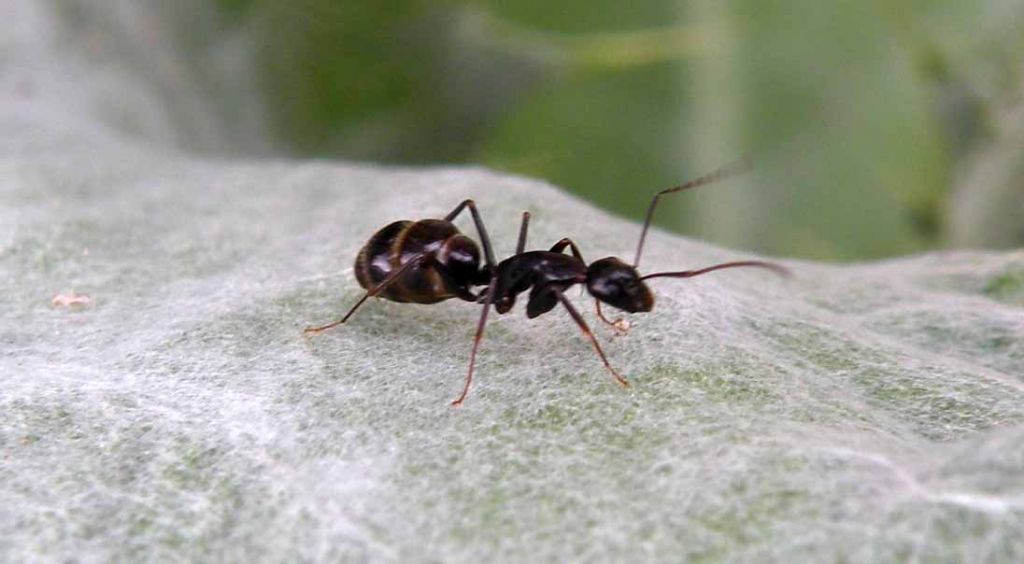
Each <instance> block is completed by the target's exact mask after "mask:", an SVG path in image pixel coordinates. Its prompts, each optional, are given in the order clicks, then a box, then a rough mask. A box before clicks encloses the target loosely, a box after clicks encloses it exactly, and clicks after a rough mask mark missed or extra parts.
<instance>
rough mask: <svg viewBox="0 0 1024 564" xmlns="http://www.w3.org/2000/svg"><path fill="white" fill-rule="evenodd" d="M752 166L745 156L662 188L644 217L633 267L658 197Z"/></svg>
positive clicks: (642, 248)
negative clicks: (698, 175) (709, 171)
mask: <svg viewBox="0 0 1024 564" xmlns="http://www.w3.org/2000/svg"><path fill="white" fill-rule="evenodd" d="M751 168H753V162H752V161H751V160H750V157H744V158H742V159H740V160H738V161H734V162H731V163H729V164H727V165H725V166H723V167H721V168H719V169H718V170H716V171H714V172H711V173H708V174H705V175H704V176H701V177H700V178H695V179H693V180H691V181H689V182H687V183H685V184H680V185H679V186H676V187H674V188H669V189H667V190H662V191H661V192H658V193H657V194H655V195H654V199H653V200H651V205H650V206H648V208H647V218H646V219H644V228H643V230H642V231H641V232H640V242H639V243H637V245H636V258H634V259H633V268H636V267H638V266H640V253H642V252H643V250H644V239H646V238H647V229H648V228H650V227H651V220H652V219H653V218H654V208H656V207H657V206H658V198H660V197H662V196H664V195H665V194H672V193H674V192H681V191H683V190H687V189H689V188H696V187H698V186H703V185H705V184H711V183H712V182H717V181H719V180H722V179H723V178H728V177H730V176H735V175H737V174H742V173H744V172H749V171H750V169H751ZM645 278H646V277H645Z"/></svg>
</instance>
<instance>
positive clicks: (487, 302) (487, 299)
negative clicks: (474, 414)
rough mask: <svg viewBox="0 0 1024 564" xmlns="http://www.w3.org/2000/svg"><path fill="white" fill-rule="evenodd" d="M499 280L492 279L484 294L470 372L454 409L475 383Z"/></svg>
mask: <svg viewBox="0 0 1024 564" xmlns="http://www.w3.org/2000/svg"><path fill="white" fill-rule="evenodd" d="M497 282H498V279H497V278H493V279H491V283H490V284H489V285H488V286H487V293H486V294H484V309H483V311H481V312H480V321H479V322H477V324H476V336H475V337H473V350H472V351H471V352H470V353H469V371H468V372H466V385H465V386H463V387H462V393H461V394H459V397H458V398H457V399H456V400H455V401H453V402H452V406H453V407H458V406H460V405H462V400H464V399H466V394H468V393H469V385H470V384H471V383H472V382H473V366H475V365H476V351H477V349H479V348H480V341H481V340H483V338H484V326H486V325H487V312H489V311H490V310H491V302H493V301H494V299H493V298H494V288H495V287H496V286H497Z"/></svg>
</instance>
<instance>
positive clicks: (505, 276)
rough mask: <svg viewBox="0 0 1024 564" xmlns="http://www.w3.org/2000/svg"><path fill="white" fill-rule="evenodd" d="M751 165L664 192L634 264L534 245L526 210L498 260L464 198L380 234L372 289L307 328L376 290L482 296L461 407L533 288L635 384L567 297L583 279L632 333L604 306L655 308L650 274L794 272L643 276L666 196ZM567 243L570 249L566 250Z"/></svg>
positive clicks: (369, 277)
mask: <svg viewBox="0 0 1024 564" xmlns="http://www.w3.org/2000/svg"><path fill="white" fill-rule="evenodd" d="M749 166H750V165H749V162H747V161H742V162H739V163H735V164H732V165H729V166H726V167H723V168H721V169H719V170H717V171H715V172H713V173H711V174H708V175H706V176H703V177H700V178H698V179H696V180H693V181H690V182H688V183H686V184H683V185H680V186H676V187H674V188H669V189H667V190H662V191H661V192H658V193H657V194H656V195H655V196H654V199H653V200H652V201H651V204H650V206H649V207H648V208H647V217H646V218H645V221H644V226H643V229H642V231H641V232H640V240H639V242H638V244H637V250H636V257H635V258H634V260H633V264H632V265H629V264H627V263H625V262H624V261H622V260H620V259H618V258H616V257H607V258H603V259H600V260H598V261H595V262H593V263H591V264H589V265H588V264H587V263H586V261H584V259H583V256H582V254H581V253H580V250H579V248H578V247H577V246H576V244H575V243H574V242H573V241H572V240H570V239H562V240H561V241H559V242H557V243H555V245H554V246H552V247H551V248H550V249H549V250H547V251H526V250H525V247H526V237H527V229H528V227H529V219H530V214H529V213H524V214H523V220H522V224H521V227H520V229H519V241H518V244H517V245H516V252H515V254H513V255H512V256H511V257H509V258H507V259H505V260H503V261H501V262H500V263H498V264H495V262H494V253H493V251H492V250H491V242H490V239H489V238H488V236H487V231H486V230H485V229H484V225H483V221H481V219H480V215H479V213H478V212H477V209H476V206H475V205H474V204H473V202H472V200H466V201H464V202H462V203H461V204H459V206H458V207H456V208H455V209H454V210H453V211H452V212H451V213H450V214H448V215H447V216H445V218H444V219H440V220H437V219H428V220H421V221H416V222H412V221H398V222H395V223H392V224H390V225H388V226H387V227H385V228H384V229H381V230H380V231H378V232H377V233H375V234H374V235H373V236H372V237H371V238H370V240H369V241H368V242H367V243H366V245H364V246H363V249H362V250H361V251H360V252H359V256H358V257H357V258H356V264H355V271H356V277H357V278H358V280H359V283H360V285H362V287H363V288H366V290H367V292H366V294H365V295H364V296H363V297H362V299H360V300H359V301H358V302H357V303H356V304H355V305H354V306H353V307H352V309H350V310H349V312H348V313H347V314H346V315H345V316H344V317H343V318H341V319H340V320H338V321H336V322H334V323H331V324H329V325H325V326H323V327H315V328H309V329H306V332H307V333H314V332H320V331H323V330H325V329H329V328H331V327H334V326H336V325H339V324H341V323H344V322H345V321H346V320H348V318H349V317H350V316H351V315H352V313H354V312H355V310H356V309H358V308H359V306H360V305H362V304H363V302H365V301H366V299H367V298H370V297H373V296H379V297H382V298H385V299H389V300H392V301H397V302H415V303H423V304H430V303H436V302H439V301H442V300H446V299H450V298H456V297H457V298H460V299H463V300H466V301H474V302H478V303H480V304H482V305H483V308H482V311H481V313H480V320H479V322H478V323H477V330H476V336H475V337H474V339H473V348H472V350H471V352H470V360H469V370H468V372H467V374H466V382H465V385H464V386H463V389H462V394H461V395H460V396H459V397H458V398H457V399H456V400H455V401H453V402H452V404H453V405H459V404H461V403H462V401H463V400H464V399H465V398H466V394H467V393H468V392H469V387H470V383H471V382H472V380H473V367H474V365H475V364H476V354H477V350H478V348H479V346H480V341H481V340H482V338H483V334H484V327H485V326H486V324H487V315H488V312H489V311H490V310H491V306H493V307H494V309H495V311H497V312H498V313H499V314H505V313H508V312H509V311H511V309H512V307H513V305H515V302H516V298H517V297H518V296H519V295H520V294H522V293H524V292H527V291H528V292H529V296H528V299H527V303H526V315H527V317H528V318H531V319H532V318H534V317H537V316H538V315H542V314H544V313H547V312H549V311H551V310H552V309H554V307H555V306H557V305H559V304H561V305H562V306H563V307H564V308H565V310H566V311H567V312H568V313H569V315H570V316H571V317H572V318H573V320H574V321H575V322H576V324H577V325H578V326H579V327H580V329H581V330H582V331H583V334H584V336H585V337H586V338H587V339H588V340H589V341H590V342H591V344H592V345H593V347H594V350H595V351H596V352H597V354H598V356H599V357H600V358H601V361H602V362H603V363H604V365H605V367H606V368H607V369H608V371H609V372H610V373H611V374H612V375H613V376H614V377H615V379H616V381H618V382H619V383H620V384H622V385H623V386H628V385H629V383H628V382H627V381H626V380H625V379H624V378H623V377H622V376H621V375H619V373H618V372H616V371H615V369H614V368H612V366H611V364H610V363H609V362H608V359H607V357H605V354H604V351H603V350H601V346H600V344H598V342H597V339H596V338H595V337H594V334H593V332H592V331H591V330H590V327H589V326H588V325H587V322H586V321H585V320H584V319H583V316H581V315H580V313H579V312H578V311H577V310H576V308H575V307H574V306H573V305H572V303H571V302H570V301H569V300H568V299H567V298H566V297H565V292H566V290H568V289H569V288H570V287H572V286H574V285H576V284H584V285H585V287H586V289H587V292H588V293H589V294H590V295H591V296H593V297H594V299H595V306H596V308H597V315H598V317H599V318H600V319H601V321H603V322H604V323H607V324H608V325H611V326H613V327H615V329H616V331H618V332H624V329H623V328H622V327H623V325H622V322H621V321H616V322H612V321H608V320H607V319H606V318H605V317H604V315H603V314H602V313H601V307H600V304H601V303H605V304H607V305H610V306H612V307H615V308H618V309H621V310H623V311H626V312H629V313H637V312H646V311H651V309H652V308H653V307H654V294H653V293H652V292H651V290H650V288H649V287H648V286H647V284H646V283H645V280H649V279H651V278H690V277H693V276H699V275H701V274H705V273H708V272H712V271H714V270H720V269H724V268H734V267H745V266H754V267H761V268H768V269H771V270H774V271H775V272H777V273H779V274H786V273H787V271H786V270H785V269H784V268H783V267H781V266H779V265H777V264H773V263H768V262H762V261H736V262H727V263H722V264H716V265H713V266H709V267H706V268H702V269H699V270H685V271H678V272H658V273H654V274H648V275H645V276H641V275H640V273H639V272H638V271H637V268H636V267H637V265H638V264H639V262H640V255H641V253H642V251H643V245H644V239H645V238H646V236H647V230H648V228H649V227H650V224H651V219H652V218H653V216H654V210H655V208H656V206H657V203H658V198H660V197H661V196H663V195H665V194H670V193H673V192H679V191H681V190H685V189H687V188H694V187H696V186H701V185H703V184H708V183H710V182H713V181H715V180H719V179H721V178H724V177H727V176H731V175H734V174H737V173H738V172H743V171H745V170H748V169H749ZM467 207H468V208H469V210H470V212H471V213H472V215H473V221H474V223H475V225H476V229H477V233H478V234H479V235H480V240H481V241H480V242H481V244H482V245H483V248H484V257H485V261H486V264H485V265H484V266H481V265H480V252H479V250H478V249H477V246H476V244H475V243H474V242H473V241H472V239H469V238H468V237H466V236H465V235H462V234H461V233H460V232H459V231H458V229H457V228H456V227H455V226H454V225H453V224H452V223H451V222H452V220H453V219H454V218H455V217H456V216H457V215H458V214H459V213H460V212H461V211H462V210H463V209H465V208H467ZM567 248H568V249H569V250H570V254H565V252H564V251H565V250H566V249H567ZM482 285H486V286H487V287H486V289H485V290H483V291H482V292H479V293H474V291H473V287H474V286H482Z"/></svg>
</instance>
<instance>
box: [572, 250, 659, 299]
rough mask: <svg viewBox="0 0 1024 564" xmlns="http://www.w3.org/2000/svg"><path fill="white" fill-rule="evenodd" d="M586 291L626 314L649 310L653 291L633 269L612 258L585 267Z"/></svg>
mask: <svg viewBox="0 0 1024 564" xmlns="http://www.w3.org/2000/svg"><path fill="white" fill-rule="evenodd" d="M587 291H588V292H590V294H591V295H592V296H594V297H595V298H597V299H599V300H601V301H602V302H604V303H606V304H608V305H610V306H612V307H617V308H619V309H621V310H624V311H628V312H629V313H636V312H638V311H651V308H653V307H654V294H652V293H651V290H650V288H648V287H647V284H644V281H643V280H642V279H641V278H640V273H639V272H637V271H636V269H635V268H633V267H632V266H629V265H628V264H626V263H624V262H622V261H621V260H619V259H617V258H615V257H608V258H603V259H601V260H599V261H595V262H594V263H593V264H591V265H590V266H589V267H587Z"/></svg>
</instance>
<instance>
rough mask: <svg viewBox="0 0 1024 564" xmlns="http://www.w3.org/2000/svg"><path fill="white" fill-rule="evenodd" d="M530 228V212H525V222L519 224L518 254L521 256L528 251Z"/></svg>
mask: <svg viewBox="0 0 1024 564" xmlns="http://www.w3.org/2000/svg"><path fill="white" fill-rule="evenodd" d="M529 227H530V212H528V211H524V212H523V222H522V223H520V224H519V241H518V242H517V243H516V254H517V255H521V254H523V251H525V250H526V230H527V229H528V228H529Z"/></svg>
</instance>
